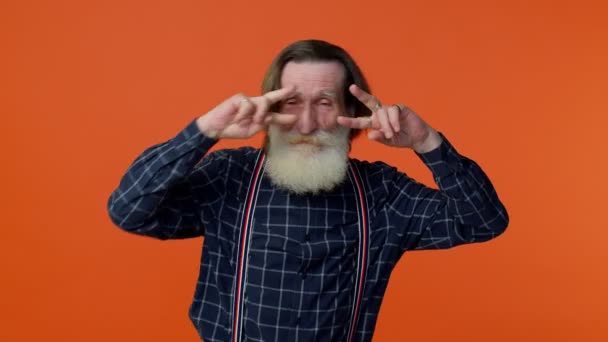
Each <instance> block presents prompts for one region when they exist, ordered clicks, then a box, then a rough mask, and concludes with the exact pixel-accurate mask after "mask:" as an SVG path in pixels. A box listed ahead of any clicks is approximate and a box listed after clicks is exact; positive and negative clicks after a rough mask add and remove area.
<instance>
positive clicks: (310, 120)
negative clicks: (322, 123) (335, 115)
mask: <svg viewBox="0 0 608 342" xmlns="http://www.w3.org/2000/svg"><path fill="white" fill-rule="evenodd" d="M318 125H319V124H318V123H317V116H316V114H315V113H314V111H313V109H312V108H311V107H310V106H306V107H305V108H304V109H303V110H302V112H301V113H300V115H298V121H297V123H296V129H297V130H298V132H299V133H300V134H311V133H312V132H314V131H316V130H317V128H318Z"/></svg>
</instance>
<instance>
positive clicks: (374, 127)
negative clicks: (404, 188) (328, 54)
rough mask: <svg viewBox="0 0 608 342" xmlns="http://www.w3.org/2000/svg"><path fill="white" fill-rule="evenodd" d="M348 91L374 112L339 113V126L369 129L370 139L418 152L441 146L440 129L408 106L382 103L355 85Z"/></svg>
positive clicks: (368, 135)
mask: <svg viewBox="0 0 608 342" xmlns="http://www.w3.org/2000/svg"><path fill="white" fill-rule="evenodd" d="M349 91H350V92H351V94H353V96H355V97H356V98H357V99H358V100H359V101H361V102H362V103H363V104H365V106H366V107H367V108H369V109H370V110H371V112H372V115H371V116H364V117H357V118H354V117H346V116H339V117H338V119H337V121H338V124H339V125H342V126H345V127H349V128H355V129H369V131H368V133H367V137H368V138H369V139H371V140H376V141H378V142H380V143H382V144H385V145H388V146H394V147H406V148H411V149H413V150H414V151H416V152H417V153H425V152H429V151H432V150H434V149H435V148H437V147H439V145H441V142H442V139H441V136H440V135H439V134H438V133H437V131H435V130H434V129H433V128H432V127H431V126H429V125H428V124H427V123H426V122H424V120H422V119H421V118H420V117H419V116H418V114H416V113H415V112H414V111H412V110H411V109H409V108H408V107H406V106H404V105H401V104H397V105H390V106H385V105H382V103H381V102H380V101H379V100H378V99H377V98H376V97H374V96H372V95H371V94H369V93H367V92H365V91H364V90H362V89H361V88H359V87H358V86H356V85H354V84H353V85H351V86H350V87H349Z"/></svg>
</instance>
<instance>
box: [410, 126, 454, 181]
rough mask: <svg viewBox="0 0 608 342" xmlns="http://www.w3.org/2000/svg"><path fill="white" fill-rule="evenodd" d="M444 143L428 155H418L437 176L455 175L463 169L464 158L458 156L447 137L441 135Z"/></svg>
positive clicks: (427, 153)
mask: <svg viewBox="0 0 608 342" xmlns="http://www.w3.org/2000/svg"><path fill="white" fill-rule="evenodd" d="M439 135H440V136H441V139H442V142H441V145H439V147H437V148H436V149H434V150H432V151H429V152H426V153H416V154H417V155H418V157H419V158H420V159H421V160H422V161H423V162H424V163H425V164H426V166H427V167H428V168H429V169H430V170H431V172H432V173H433V175H435V176H439V177H441V176H446V175H449V174H453V173H454V172H455V171H457V170H459V169H461V168H462V160H463V157H462V156H461V155H460V154H458V152H457V151H456V149H455V148H454V146H452V144H450V142H449V141H448V139H446V137H445V136H444V135H443V134H441V133H439Z"/></svg>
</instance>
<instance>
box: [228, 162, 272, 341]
mask: <svg viewBox="0 0 608 342" xmlns="http://www.w3.org/2000/svg"><path fill="white" fill-rule="evenodd" d="M264 158H265V155H264V153H263V152H262V151H260V153H259V154H258V159H257V161H256V163H255V169H254V170H253V176H251V182H250V183H249V190H248V191H247V202H245V212H244V213H243V220H242V224H241V235H240V238H239V255H238V260H237V262H236V267H237V269H236V277H235V278H236V284H235V285H236V286H235V287H234V289H235V292H234V307H233V308H232V312H233V318H232V341H233V342H239V341H241V333H242V330H243V305H244V303H243V302H244V292H245V291H244V287H245V283H246V279H245V278H246V275H247V260H246V258H247V252H248V250H249V236H250V235H251V234H250V231H251V228H252V227H251V226H252V218H253V209H254V208H255V202H256V200H257V198H258V188H259V187H260V181H261V180H262V167H263V166H264Z"/></svg>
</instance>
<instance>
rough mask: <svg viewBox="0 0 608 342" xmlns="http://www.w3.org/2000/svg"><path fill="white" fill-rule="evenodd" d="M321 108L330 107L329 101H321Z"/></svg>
mask: <svg viewBox="0 0 608 342" xmlns="http://www.w3.org/2000/svg"><path fill="white" fill-rule="evenodd" d="M321 106H328V107H331V102H329V101H321Z"/></svg>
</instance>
